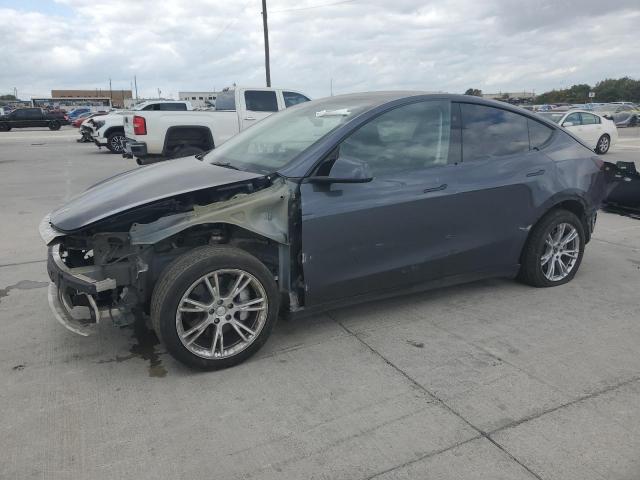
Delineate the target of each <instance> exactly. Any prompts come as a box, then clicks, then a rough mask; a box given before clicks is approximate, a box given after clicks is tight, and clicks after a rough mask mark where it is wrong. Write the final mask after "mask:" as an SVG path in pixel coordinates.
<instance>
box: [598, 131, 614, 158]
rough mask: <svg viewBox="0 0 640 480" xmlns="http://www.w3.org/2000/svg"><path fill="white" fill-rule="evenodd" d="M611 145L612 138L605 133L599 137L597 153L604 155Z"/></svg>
mask: <svg viewBox="0 0 640 480" xmlns="http://www.w3.org/2000/svg"><path fill="white" fill-rule="evenodd" d="M610 146H611V138H609V135H607V134H606V133H605V134H604V135H602V136H601V137H600V138H599V139H598V144H597V145H596V153H598V154H600V155H604V154H605V153H607V152H608V151H609V147H610Z"/></svg>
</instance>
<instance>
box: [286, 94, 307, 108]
mask: <svg viewBox="0 0 640 480" xmlns="http://www.w3.org/2000/svg"><path fill="white" fill-rule="evenodd" d="M282 96H283V98H284V106H285V107H286V108H289V107H293V106H294V105H298V104H299V103H304V102H308V101H309V99H308V98H307V97H305V96H304V95H301V94H300V93H296V92H282Z"/></svg>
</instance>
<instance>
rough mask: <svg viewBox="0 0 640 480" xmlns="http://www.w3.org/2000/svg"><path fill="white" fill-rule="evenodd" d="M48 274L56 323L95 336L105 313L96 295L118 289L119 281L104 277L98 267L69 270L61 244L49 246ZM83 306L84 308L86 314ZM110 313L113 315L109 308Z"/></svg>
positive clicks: (51, 304) (51, 305)
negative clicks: (94, 331)
mask: <svg viewBox="0 0 640 480" xmlns="http://www.w3.org/2000/svg"><path fill="white" fill-rule="evenodd" d="M47 273H48V274H49V278H50V279H51V284H50V285H49V293H48V300H49V307H50V308H51V311H52V312H53V315H54V316H55V318H56V320H58V322H60V323H61V324H62V325H63V326H64V327H65V328H67V329H68V330H70V331H72V332H74V333H77V334H79V335H83V336H88V335H90V334H91V333H93V328H94V326H95V325H97V324H98V323H99V322H100V318H101V316H102V315H103V312H104V311H105V309H101V308H100V307H99V306H98V303H97V302H96V296H97V295H98V294H100V293H102V292H107V291H109V290H114V289H115V288H116V281H115V280H114V279H111V278H100V276H97V275H96V273H97V269H96V268H94V267H78V268H69V267H67V266H66V265H65V263H64V261H63V260H62V257H61V256H60V245H53V246H51V247H49V254H48V257H47ZM79 307H84V311H83V309H82V308H79ZM87 309H88V315H87V311H86V310H87ZM106 311H107V312H109V309H106Z"/></svg>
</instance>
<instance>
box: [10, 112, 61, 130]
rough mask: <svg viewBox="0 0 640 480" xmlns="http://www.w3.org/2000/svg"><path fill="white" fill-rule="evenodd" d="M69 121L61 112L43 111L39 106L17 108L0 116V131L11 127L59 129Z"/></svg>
mask: <svg viewBox="0 0 640 480" xmlns="http://www.w3.org/2000/svg"><path fill="white" fill-rule="evenodd" d="M68 124H69V122H68V121H67V119H66V118H65V117H64V115H63V114H59V113H55V112H45V111H44V110H42V109H41V108H18V109H17V110H14V111H12V112H11V113H9V114H8V115H2V116H0V131H1V132H8V131H9V130H11V129H12V128H30V127H49V130H60V127H61V126H62V125H68Z"/></svg>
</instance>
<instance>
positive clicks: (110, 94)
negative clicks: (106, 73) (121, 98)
mask: <svg viewBox="0 0 640 480" xmlns="http://www.w3.org/2000/svg"><path fill="white" fill-rule="evenodd" d="M109 98H110V99H111V103H113V90H111V77H109Z"/></svg>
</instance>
